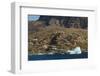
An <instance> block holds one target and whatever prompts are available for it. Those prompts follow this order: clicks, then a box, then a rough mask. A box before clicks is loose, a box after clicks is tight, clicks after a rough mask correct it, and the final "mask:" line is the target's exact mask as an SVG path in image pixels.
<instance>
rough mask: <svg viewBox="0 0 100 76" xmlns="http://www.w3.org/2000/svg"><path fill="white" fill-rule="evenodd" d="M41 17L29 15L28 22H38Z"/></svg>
mask: <svg viewBox="0 0 100 76" xmlns="http://www.w3.org/2000/svg"><path fill="white" fill-rule="evenodd" d="M39 17H40V16H38V15H37V16H36V15H28V21H36V20H38V19H39Z"/></svg>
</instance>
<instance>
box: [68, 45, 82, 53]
mask: <svg viewBox="0 0 100 76" xmlns="http://www.w3.org/2000/svg"><path fill="white" fill-rule="evenodd" d="M68 53H69V54H81V53H82V51H81V48H80V47H76V48H75V49H73V50H68Z"/></svg>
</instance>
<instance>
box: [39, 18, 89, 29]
mask: <svg viewBox="0 0 100 76" xmlns="http://www.w3.org/2000/svg"><path fill="white" fill-rule="evenodd" d="M39 20H40V21H45V22H46V25H52V24H54V23H55V24H57V25H61V26H65V27H68V28H70V27H74V28H87V25H88V18H87V17H64V16H40V19H39Z"/></svg>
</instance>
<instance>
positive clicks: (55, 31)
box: [28, 16, 88, 54]
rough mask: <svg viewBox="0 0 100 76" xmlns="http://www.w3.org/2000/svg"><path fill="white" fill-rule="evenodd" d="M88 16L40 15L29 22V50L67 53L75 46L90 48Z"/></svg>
mask: <svg viewBox="0 0 100 76" xmlns="http://www.w3.org/2000/svg"><path fill="white" fill-rule="evenodd" d="M87 25H88V20H87V17H59V16H40V18H39V20H37V21H30V22H28V51H29V53H31V54H39V53H46V54H47V53H66V52H67V51H68V50H72V49H74V48H75V47H77V46H78V47H80V48H81V49H82V51H83V52H87V51H88V50H87V49H88V48H87V47H88V35H87V32H88V30H87V28H88V27H87Z"/></svg>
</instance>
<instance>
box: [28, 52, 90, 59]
mask: <svg viewBox="0 0 100 76" xmlns="http://www.w3.org/2000/svg"><path fill="white" fill-rule="evenodd" d="M84 58H88V52H85V53H81V54H52V55H46V54H45V55H28V61H35V60H58V59H84Z"/></svg>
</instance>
